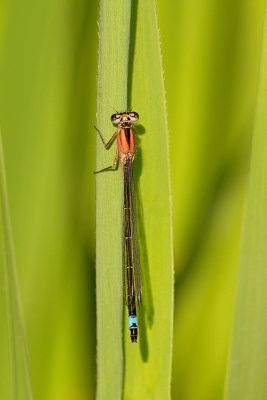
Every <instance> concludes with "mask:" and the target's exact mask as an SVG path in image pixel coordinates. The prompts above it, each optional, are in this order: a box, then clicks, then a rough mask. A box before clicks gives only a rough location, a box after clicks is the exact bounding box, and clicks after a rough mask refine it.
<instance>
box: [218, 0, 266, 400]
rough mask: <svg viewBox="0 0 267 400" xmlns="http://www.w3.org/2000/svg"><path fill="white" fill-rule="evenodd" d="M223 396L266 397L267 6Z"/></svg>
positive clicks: (255, 399) (241, 397)
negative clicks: (232, 326)
mask: <svg viewBox="0 0 267 400" xmlns="http://www.w3.org/2000/svg"><path fill="white" fill-rule="evenodd" d="M263 26H264V28H263V40H262V53H261V65H260V76H259V87H258V101H257V109H256V114H255V126H254V134H253V140H252V153H251V165H250V176H249V184H248V188H247V202H246V209H245V214H244V225H243V238H242V249H241V261H240V262H241V264H240V271H239V285H238V295H237V304H236V312H235V322H234V331H233V338H232V348H231V353H230V359H229V365H228V376H227V381H226V392H225V399H227V400H230V399H233V400H238V399H242V400H245V399H254V400H258V399H266V397H267V380H266V375H267V350H266V349H267V314H266V309H267V290H266V288H267V270H266V260H267V246H266V243H267V119H266V110H267V81H266V71H267V10H266V3H265V15H264V25H263Z"/></svg>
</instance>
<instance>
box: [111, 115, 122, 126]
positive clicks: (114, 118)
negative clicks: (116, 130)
mask: <svg viewBox="0 0 267 400" xmlns="http://www.w3.org/2000/svg"><path fill="white" fill-rule="evenodd" d="M110 119H111V122H112V123H113V124H115V125H116V124H118V123H119V122H120V119H121V115H120V114H112V115H111V118H110Z"/></svg>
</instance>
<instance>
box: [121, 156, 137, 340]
mask: <svg viewBox="0 0 267 400" xmlns="http://www.w3.org/2000/svg"><path fill="white" fill-rule="evenodd" d="M128 162H131V161H130V160H128ZM123 168H124V170H123V172H124V218H125V232H124V234H125V253H126V282H127V287H126V295H127V306H128V317H129V332H130V337H131V340H132V342H137V329H138V328H137V318H136V300H135V286H134V267H133V251H132V230H131V201H130V196H131V192H130V190H131V181H130V180H131V179H132V178H133V177H132V169H131V168H127V162H126V164H125V165H124V167H123Z"/></svg>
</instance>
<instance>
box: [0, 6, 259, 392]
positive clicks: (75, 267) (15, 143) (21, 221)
mask: <svg viewBox="0 0 267 400" xmlns="http://www.w3.org/2000/svg"><path fill="white" fill-rule="evenodd" d="M139 1H141V0H139ZM157 5H158V14H159V26H160V30H161V42H162V53H163V66H164V71H165V89H166V98H167V110H168V120H169V130H170V158H171V177H172V191H173V201H172V202H173V222H174V256H175V281H176V282H175V318H174V346H173V350H174V351H173V377H172V395H173V399H180V400H189V399H190V400H191V399H192V400H196V399H197V400H199V399H203V400H204V399H205V400H209V399H213V400H217V399H222V396H223V386H224V379H225V373H226V362H227V355H228V348H229V343H230V335H231V329H232V322H233V311H234V302H235V295H236V277H237V271H238V262H239V243H240V234H241V223H242V212H243V204H244V195H245V185H246V178H247V170H248V165H249V151H250V140H251V131H252V127H253V111H254V107H255V95H256V88H257V73H258V65H259V50H260V41H261V22H262V14H263V7H264V1H263V0H256V1H255V0H254V1H253V0H242V1H241V0H235V1H230V0H219V1H218V0H204V1H202V2H200V1H196V0H187V1H182V0H178V1H176V0H167V1H166V0H165V1H164V0H157ZM97 18H98V2H97V1H96V0H94V1H93V0H87V1H86V0H75V1H74V0H68V1H63V0H58V1H52V0H46V1H44V0H38V1H37V2H36V1H33V0H23V1H22V2H17V1H15V0H9V1H7V0H2V1H1V2H0V125H1V130H2V135H3V146H4V155H5V161H6V171H7V183H8V194H9V203H10V211H11V222H12V228H13V235H14V242H15V251H16V259H17V268H18V278H19V286H20V291H21V298H22V305H23V313H24V320H25V330H26V336H27V341H28V348H29V356H30V366H31V376H32V384H33V392H34V396H35V398H36V399H38V400H44V399H50V400H54V399H55V400H56V399H57V400H58V399H64V400H68V399H88V398H93V397H94V395H95V382H96V325H95V320H96V317H95V313H96V305H95V270H94V261H95V242H94V240H95V239H94V231H95V212H94V208H95V204H94V176H93V174H92V171H93V170H94V159H95V156H94V153H95V132H94V129H93V125H94V123H95V112H96V73H97V40H98V37H97ZM148 56H149V55H148ZM114 106H115V105H114ZM135 108H136V110H137V111H138V104H136V105H135ZM112 112H113V109H112V105H111V113H112ZM147 134H151V140H153V132H151V133H149V127H147ZM0 338H1V333H0ZM2 398H4V397H3V396H2Z"/></svg>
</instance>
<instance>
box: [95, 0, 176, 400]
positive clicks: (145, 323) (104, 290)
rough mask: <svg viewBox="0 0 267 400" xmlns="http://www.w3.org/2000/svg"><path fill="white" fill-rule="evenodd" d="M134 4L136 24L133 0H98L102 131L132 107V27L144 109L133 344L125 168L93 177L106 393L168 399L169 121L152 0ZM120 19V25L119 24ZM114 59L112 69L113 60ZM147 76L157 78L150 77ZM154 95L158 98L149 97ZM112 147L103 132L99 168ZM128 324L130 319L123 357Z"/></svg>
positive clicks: (137, 168) (136, 98)
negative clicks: (126, 274) (139, 292)
mask: <svg viewBox="0 0 267 400" xmlns="http://www.w3.org/2000/svg"><path fill="white" fill-rule="evenodd" d="M131 11H132V13H131V32H130V3H127V2H125V1H123V2H122V1H117V2H116V1H115V2H110V1H109V2H104V1H103V2H101V7H100V35H99V37H100V46H99V68H98V71H99V75H98V111H97V116H98V118H97V120H98V122H97V125H98V127H99V128H100V130H101V131H103V132H105V138H106V140H107V139H108V138H109V137H110V136H111V135H112V133H113V131H114V128H113V130H112V125H111V123H110V120H109V116H110V114H111V113H113V110H112V108H111V104H114V107H116V109H118V110H126V109H127V90H126V89H127V71H128V68H127V67H128V52H129V34H130V33H131V43H130V52H129V76H128V81H129V93H128V101H129V104H128V106H129V108H130V107H131V106H132V105H134V104H136V107H135V108H136V111H138V113H139V115H140V124H137V125H136V133H137V143H138V152H137V156H136V159H135V161H134V175H135V187H136V196H137V199H138V200H137V214H138V215H137V216H138V224H139V242H140V251H141V269H142V283H143V304H142V307H141V309H140V311H139V315H138V320H139V332H140V334H139V340H138V345H133V344H132V343H131V342H130V338H129V332H128V327H127V325H128V319H127V316H126V312H125V318H124V321H123V319H122V316H123V311H124V310H125V308H124V307H123V304H122V302H123V293H122V269H121V268H122V266H121V259H122V255H121V235H122V233H121V226H122V221H121V214H122V210H121V207H122V175H121V170H119V171H117V172H111V171H110V172H106V173H103V174H99V175H97V176H96V205H97V211H96V232H97V239H96V240H97V263H96V268H97V318H98V335H97V337H98V398H99V399H103V398H107V397H108V396H109V395H111V396H112V397H113V398H119V397H120V395H121V392H122V389H123V388H124V391H123V393H124V394H123V395H124V398H125V399H129V398H132V397H137V398H139V399H142V398H144V399H147V398H158V399H162V398H168V396H169V392H170V371H171V368H170V367H171V349H172V312H173V311H172V309H173V294H172V293H173V280H172V277H173V272H172V248H171V246H172V242H171V215H170V184H169V171H168V163H169V161H168V146H167V123H166V111H165V99H164V88H163V77H162V68H161V62H160V47H159V34H158V27H157V17H156V10H155V4H154V1H148V2H146V3H145V4H141V3H139V4H138V6H137V3H136V2H133V4H132V10H131ZM117 19H119V20H120V21H121V23H120V24H119V25H118V27H117V29H116V30H115V31H114V25H115V23H116V20H117ZM127 28H128V30H127ZM148 53H149V54H150V57H149V58H148V57H147V56H146V55H147V54H148ZM118 59H120V62H119V63H118V61H117V60H118ZM151 60H153V63H152V64H151ZM111 65H112V66H114V67H113V68H110V66H111ZM148 75H149V76H150V78H151V79H150V80H147V79H146V76H148ZM147 98H149V99H151V101H150V102H147ZM106 132H109V134H108V135H107V133H106ZM114 147H115V146H114ZM114 147H113V149H114ZM109 153H112V155H109V156H107V155H106V154H105V150H104V148H103V145H102V142H101V141H100V139H99V137H97V169H99V168H101V167H105V166H108V165H111V164H112V162H113V158H114V154H115V149H114V151H113V152H111V151H110V152H109ZM159 160H160V162H159ZM120 169H121V168H120ZM159 185H160V190H161V195H160V196H159ZM122 324H124V327H125V329H124V343H125V345H124V346H125V347H124V350H125V351H124V357H125V361H124V362H123V358H122V357H123V355H122V350H123V348H122V336H121V332H122V330H121V329H122V328H121V327H122ZM159 366H161V367H160V368H159ZM124 372H125V378H124V387H122V379H123V376H124Z"/></svg>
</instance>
